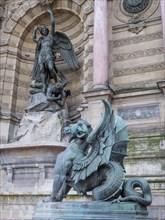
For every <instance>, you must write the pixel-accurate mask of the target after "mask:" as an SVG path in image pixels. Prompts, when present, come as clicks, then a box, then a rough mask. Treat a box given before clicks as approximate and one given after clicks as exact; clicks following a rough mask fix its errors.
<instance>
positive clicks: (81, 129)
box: [64, 119, 92, 140]
mask: <svg viewBox="0 0 165 220" xmlns="http://www.w3.org/2000/svg"><path fill="white" fill-rule="evenodd" d="M91 131H92V127H91V125H90V124H89V123H88V122H86V121H84V120H82V119H81V120H79V121H78V122H77V123H74V124H70V125H69V126H68V127H65V128H64V134H66V135H68V134H69V135H70V136H71V138H70V140H73V139H75V138H78V139H81V140H83V139H86V138H87V137H88V135H89V134H90V133H91Z"/></svg>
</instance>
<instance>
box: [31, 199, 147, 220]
mask: <svg viewBox="0 0 165 220" xmlns="http://www.w3.org/2000/svg"><path fill="white" fill-rule="evenodd" d="M147 216H148V212H147V209H146V207H142V206H141V205H139V204H137V203H131V202H123V203H119V204H115V203H114V204H111V203H110V202H98V201H89V202H79V201H74V202H73V201H70V202H55V203H42V204H40V205H38V207H37V210H36V213H35V215H34V216H33V218H32V219H33V220H93V219H95V220H115V219H116V220H135V219H136V220H141V219H144V220H149V219H150V218H148V217H147Z"/></svg>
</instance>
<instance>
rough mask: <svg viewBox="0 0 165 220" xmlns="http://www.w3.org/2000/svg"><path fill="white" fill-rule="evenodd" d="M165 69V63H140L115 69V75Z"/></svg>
mask: <svg viewBox="0 0 165 220" xmlns="http://www.w3.org/2000/svg"><path fill="white" fill-rule="evenodd" d="M164 69H165V63H164V62H160V63H153V64H148V65H138V66H136V67H132V68H121V69H119V68H118V69H117V68H116V69H114V76H126V75H133V74H139V73H146V72H153V71H159V70H164Z"/></svg>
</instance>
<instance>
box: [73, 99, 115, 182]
mask: <svg viewBox="0 0 165 220" xmlns="http://www.w3.org/2000/svg"><path fill="white" fill-rule="evenodd" d="M102 101H103V103H104V106H105V113H104V115H103V116H102V119H101V121H100V124H99V125H98V127H97V128H96V129H95V130H93V131H92V132H91V133H90V135H89V136H88V138H87V142H88V144H89V145H90V152H89V153H88V154H87V156H85V157H83V158H81V159H79V161H75V163H74V166H73V169H72V178H73V180H74V181H75V183H76V182H78V181H80V180H84V179H86V178H87V177H88V176H90V175H91V174H92V173H93V172H95V171H96V170H98V167H99V166H101V165H102V164H107V163H108V161H109V159H110V155H111V150H112V146H113V145H114V142H115V129H116V127H115V116H114V114H113V111H112V109H111V108H110V106H109V104H108V103H107V102H106V101H104V100H102Z"/></svg>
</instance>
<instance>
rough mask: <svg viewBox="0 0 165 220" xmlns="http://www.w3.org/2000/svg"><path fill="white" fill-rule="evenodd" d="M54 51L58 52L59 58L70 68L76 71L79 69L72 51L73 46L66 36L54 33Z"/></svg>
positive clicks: (61, 33)
mask: <svg viewBox="0 0 165 220" xmlns="http://www.w3.org/2000/svg"><path fill="white" fill-rule="evenodd" d="M54 47H55V50H56V51H58V52H60V54H61V57H62V58H63V59H64V60H65V62H66V63H67V64H68V65H69V67H70V68H72V69H73V70H76V69H78V68H79V61H78V59H77V57H76V54H75V52H74V49H73V45H72V43H71V41H70V39H69V38H68V36H67V35H66V34H65V33H63V32H60V31H56V32H55V44H54Z"/></svg>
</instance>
